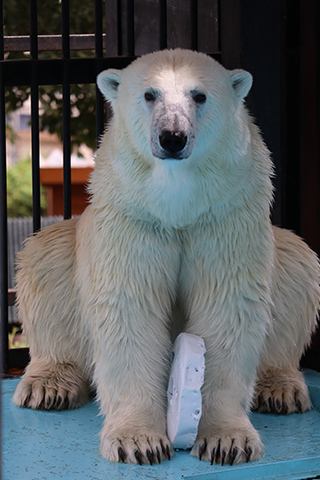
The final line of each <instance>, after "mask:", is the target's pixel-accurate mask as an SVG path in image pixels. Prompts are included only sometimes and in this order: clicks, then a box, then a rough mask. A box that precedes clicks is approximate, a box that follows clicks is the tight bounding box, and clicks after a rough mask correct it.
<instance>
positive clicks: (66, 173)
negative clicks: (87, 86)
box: [61, 0, 71, 219]
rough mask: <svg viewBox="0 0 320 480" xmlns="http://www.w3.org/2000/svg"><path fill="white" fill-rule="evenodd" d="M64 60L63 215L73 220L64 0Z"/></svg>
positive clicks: (67, 32) (65, 0)
mask: <svg viewBox="0 0 320 480" xmlns="http://www.w3.org/2000/svg"><path fill="white" fill-rule="evenodd" d="M61 12H62V58H63V59H64V62H63V84H62V94H63V215H64V218H65V219H68V218H71V147H70V115H71V108H70V69H69V59H70V28H69V0H62V9H61Z"/></svg>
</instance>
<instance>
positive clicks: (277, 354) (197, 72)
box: [13, 50, 320, 464]
mask: <svg viewBox="0 0 320 480" xmlns="http://www.w3.org/2000/svg"><path fill="white" fill-rule="evenodd" d="M166 72H169V73H166ZM170 72H171V73H170ZM172 72H174V74H173V73H172ZM195 78H196V82H197V85H196V86H197V88H200V86H201V88H202V89H204V90H205V92H206V94H207V97H208V100H207V105H205V107H204V108H203V109H202V110H201V108H202V107H199V108H198V106H197V107H195V106H194V104H193V103H192V102H191V101H190V92H191V91H192V89H194V88H195V83H194V82H195V80H194V79H195ZM192 82H193V83H192ZM98 83H99V86H100V88H101V89H102V91H103V93H104V94H105V96H106V98H107V99H108V100H109V101H111V103H112V106H113V110H114V117H113V119H112V121H111V123H110V125H109V128H108V130H107V132H106V133H105V135H104V137H103V139H102V143H101V147H100V149H99V150H98V152H97V156H96V168H95V171H94V173H93V175H92V179H91V182H90V191H91V193H92V201H91V205H90V206H89V207H88V208H87V210H86V211H85V212H84V213H83V215H82V216H81V217H80V218H79V219H74V220H68V221H65V222H62V223H60V224H57V225H54V226H51V227H48V228H47V229H45V230H43V231H42V232H40V233H39V234H37V235H36V236H34V237H33V238H32V239H31V240H29V241H28V242H27V245H26V247H25V249H24V251H23V252H22V253H21V255H20V258H19V271H18V277H17V278H18V304H19V311H20V317H21V319H22V320H23V324H24V330H25V332H26V334H27V336H28V338H29V342H30V353H31V362H30V365H29V366H28V367H27V370H26V373H25V375H24V377H23V379H22V380H21V382H20V384H19V385H18V387H17V390H16V392H15V395H14V399H13V401H14V403H15V404H16V405H19V406H26V407H30V408H71V407H76V406H80V405H81V404H83V403H85V402H86V401H87V400H88V395H89V386H90V385H91V384H93V385H94V386H95V388H96V391H97V398H98V400H99V403H100V407H101V412H102V414H103V415H104V416H105V423H104V427H103V429H102V432H101V446H100V451H101V454H102V455H103V456H104V457H105V458H107V459H109V460H112V461H124V462H131V463H143V462H144V463H153V462H159V463H160V461H162V460H164V459H166V458H171V456H172V454H173V452H172V447H171V445H170V442H169V440H168V438H167V437H166V401H165V392H166V387H167V380H168V368H169V360H170V348H171V339H170V330H171V328H172V325H171V324H172V323H173V327H174V329H175V330H179V327H177V326H176V325H175V321H176V318H180V322H181V318H182V324H183V325H184V326H183V328H184V329H185V330H186V331H187V332H190V333H194V334H196V335H200V336H201V337H203V339H204V340H205V344H206V349H207V354H206V374H205V382H204V386H203V389H202V394H203V413H202V418H201V421H200V425H199V432H198V437H197V440H196V443H195V446H194V448H193V449H192V452H191V454H192V455H195V456H197V457H199V458H200V459H202V460H207V461H209V462H211V463H213V462H221V463H222V464H223V463H231V464H232V463H234V462H243V461H248V460H255V459H258V458H260V456H261V455H262V452H263V446H262V443H261V440H260V437H259V434H258V432H257V431H256V430H255V429H254V428H253V426H252V424H251V423H250V421H249V418H248V416H247V413H248V411H249V410H250V408H251V405H252V402H253V405H254V406H255V408H257V409H259V410H262V411H277V412H280V413H290V412H294V411H305V410H307V409H308V408H310V405H311V404H310V398H309V395H308V391H307V388H306V386H305V383H304V380H303V377H302V375H301V373H300V372H299V371H298V365H299V358H300V356H301V354H302V353H303V351H304V349H305V347H306V345H308V343H309V341H310V338H311V334H312V331H313V330H314V328H315V325H316V317H317V312H318V306H319V293H320V292H319V264H318V260H317V257H316V255H315V254H314V253H313V252H311V250H310V249H309V248H308V247H307V246H306V245H305V244H304V243H303V242H302V240H300V239H299V238H298V237H297V236H295V235H294V234H292V233H291V232H288V231H286V230H281V229H278V228H276V227H272V226H271V224H270V220H269V210H270V204H271V201H272V185H271V180H270V177H271V175H272V164H271V161H270V157H269V152H268V150H267V148H266V147H265V145H264V144H263V141H262V139H261V136H260V134H259V131H258V129H257V128H256V127H255V126H254V124H253V123H252V120H251V118H250V116H249V115H248V113H247V111H246V109H245V107H244V105H243V97H244V96H245V95H246V93H247V92H248V90H249V88H250V86H251V80H250V75H249V74H247V73H246V72H242V71H234V72H228V71H227V70H225V69H224V68H223V67H221V66H220V65H219V64H217V63H216V62H214V61H213V60H211V59H209V58H208V57H206V56H204V55H202V54H196V53H192V52H189V51H181V50H176V51H165V52H160V53H156V54H153V55H148V56H146V57H142V59H140V60H138V61H136V62H134V63H133V64H132V65H131V66H130V67H128V68H127V69H125V70H124V71H122V72H119V71H109V72H107V73H106V74H104V76H103V77H100V80H99V81H98ZM151 86H152V87H155V86H156V87H157V88H158V90H159V91H160V92H162V93H161V94H162V98H163V100H162V101H164V102H165V101H168V98H169V97H170V99H171V100H170V101H171V102H173V103H174V102H180V104H181V103H182V104H183V109H184V112H188V111H189V115H190V117H192V119H193V120H192V126H193V128H194V131H195V141H194V144H192V152H191V154H190V150H188V157H186V158H185V159H184V160H182V161H170V160H169V161H165V162H164V161H163V160H161V159H157V158H156V157H155V156H154V155H153V153H152V151H153V150H152V145H151V144H152V141H153V140H152V138H153V137H152V135H151V136H150V128H151V127H150V126H152V125H156V124H157V118H156V116H157V114H156V113H155V112H156V110H157V109H156V108H151V109H150V105H147V106H146V105H145V104H144V103H143V102H144V97H143V92H144V89H145V88H150V87H151ZM161 89H162V90H161ZM175 89H177V90H176V95H174V93H175ZM160 97H161V96H159V97H158V98H160ZM177 99H178V100H177ZM159 101H160V100H159ZM174 106H176V104H175V105H174ZM188 109H189V110H188ZM158 111H161V112H162V113H161V115H162V117H161V122H162V123H161V125H162V128H167V127H166V118H165V112H166V109H160V106H159V109H158ZM170 111H171V110H170ZM163 112H164V113H163ZM187 114H188V113H185V115H187ZM163 117H164V118H163ZM170 122H171V118H170V115H169V116H168V125H170ZM181 128H183V126H181ZM188 128H189V127H188ZM188 148H189V147H188ZM190 148H191V147H190ZM189 154H190V155H189ZM173 312H174V313H173ZM255 387H256V395H255V396H254V391H255Z"/></svg>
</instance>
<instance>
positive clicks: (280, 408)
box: [253, 368, 312, 415]
mask: <svg viewBox="0 0 320 480" xmlns="http://www.w3.org/2000/svg"><path fill="white" fill-rule="evenodd" d="M311 406H312V405H311V400H310V396H309V391H308V387H307V385H306V383H305V380H304V378H303V374H302V373H301V372H299V370H298V369H297V368H296V369H294V368H292V369H289V368H288V369H276V368H274V369H269V370H267V371H264V372H261V373H260V375H259V377H258V381H257V384H256V389H255V397H254V402H253V408H254V410H257V411H258V412H273V413H280V414H284V415H288V414H290V413H303V412H306V411H307V410H310V409H311Z"/></svg>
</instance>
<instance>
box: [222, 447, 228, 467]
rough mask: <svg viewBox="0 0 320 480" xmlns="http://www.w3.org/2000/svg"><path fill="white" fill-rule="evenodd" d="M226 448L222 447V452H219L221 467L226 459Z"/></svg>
mask: <svg viewBox="0 0 320 480" xmlns="http://www.w3.org/2000/svg"><path fill="white" fill-rule="evenodd" d="M227 451H228V450H227V449H226V448H223V449H222V452H221V467H223V465H224V462H225V460H226V456H227Z"/></svg>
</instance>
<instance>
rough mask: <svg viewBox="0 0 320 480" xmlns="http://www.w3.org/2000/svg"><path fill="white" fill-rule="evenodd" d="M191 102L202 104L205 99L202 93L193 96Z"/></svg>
mask: <svg viewBox="0 0 320 480" xmlns="http://www.w3.org/2000/svg"><path fill="white" fill-rule="evenodd" d="M193 100H194V101H195V102H196V103H198V104H202V103H205V102H206V100H207V97H206V95H205V94H204V93H195V94H194V95H193Z"/></svg>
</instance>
